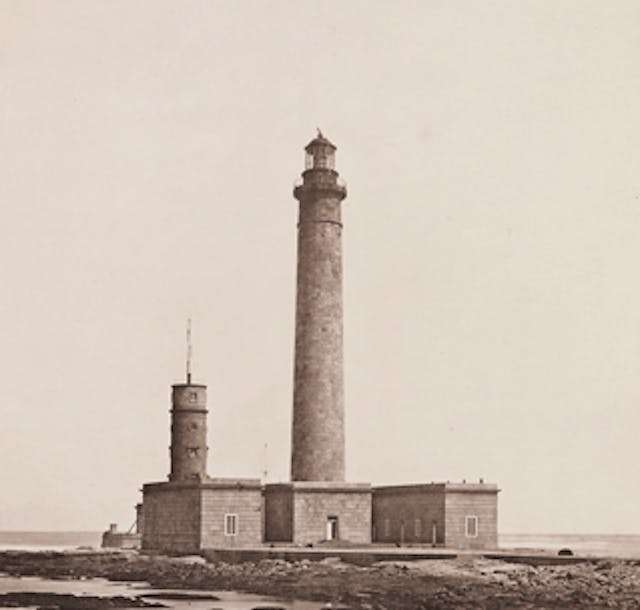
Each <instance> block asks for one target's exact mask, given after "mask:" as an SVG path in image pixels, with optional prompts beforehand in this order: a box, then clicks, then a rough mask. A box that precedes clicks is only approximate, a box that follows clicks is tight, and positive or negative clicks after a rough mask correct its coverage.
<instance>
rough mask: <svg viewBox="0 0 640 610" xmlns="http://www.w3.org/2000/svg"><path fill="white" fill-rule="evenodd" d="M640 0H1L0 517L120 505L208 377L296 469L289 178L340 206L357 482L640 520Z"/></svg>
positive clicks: (569, 514)
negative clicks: (181, 398) (312, 176)
mask: <svg viewBox="0 0 640 610" xmlns="http://www.w3.org/2000/svg"><path fill="white" fill-rule="evenodd" d="M638 23H640V4H638V3H637V2H635V1H634V0H629V1H625V0H618V1H616V2H611V3H605V2H600V1H592V0H553V1H552V0H548V1H545V0H522V1H520V2H512V1H510V0H483V2H476V1H472V0H459V1H458V0H457V1H455V2H450V1H445V0H420V1H415V2H413V1H409V0H404V1H393V2H392V1H385V2H382V1H373V0H368V1H357V0H351V1H348V2H344V1H331V0H329V1H324V2H312V1H310V0H307V1H302V2H300V1H293V0H291V1H284V0H271V1H270V2H261V1H249V0H244V1H242V2H236V1H231V0H229V1H207V2H202V1H196V0H186V1H183V2H179V3H178V2H169V1H166V0H137V1H136V2H127V1H124V0H57V1H55V2H41V1H32V0H21V1H17V0H2V1H0V210H1V218H2V222H0V282H1V285H2V290H1V292H0V404H1V405H2V406H1V408H0V413H1V414H2V423H1V425H0V464H1V466H0V490H1V492H0V530H10V529H29V530H102V529H106V527H107V525H108V523H110V522H118V523H119V524H120V526H121V527H123V528H127V527H128V526H129V525H130V524H131V523H132V521H133V520H134V511H133V506H134V504H135V503H136V502H138V501H139V500H140V493H139V490H140V488H141V485H142V484H143V483H144V482H150V481H162V480H165V478H166V476H167V473H168V470H169V453H168V446H169V407H170V404H169V398H170V386H171V384H172V383H178V382H182V381H184V368H185V326H186V320H187V318H189V317H190V318H191V319H192V326H193V331H192V333H193V373H194V381H197V382H200V383H206V384H207V385H208V404H209V420H208V425H209V446H210V454H209V464H208V468H209V473H210V474H211V475H213V476H263V472H264V471H266V473H267V474H266V480H267V481H270V482H274V481H283V480H287V479H288V476H289V451H290V426H291V407H292V381H293V331H294V305H295V257H296V221H297V209H296V206H297V202H296V201H295V200H294V198H293V195H292V187H293V182H294V181H295V180H296V178H298V177H299V175H300V173H301V171H302V170H303V168H304V153H303V148H304V146H305V145H306V144H307V143H308V142H309V140H311V139H312V138H313V137H314V135H315V131H316V128H317V127H320V128H321V129H322V131H323V133H324V134H325V135H326V136H327V137H329V138H330V139H331V140H332V141H333V142H334V143H335V144H336V146H337V147H338V150H337V155H336V167H337V169H338V171H339V172H340V175H341V177H342V178H344V179H345V180H346V182H347V185H348V196H347V199H346V200H345V201H344V203H343V221H344V232H343V239H344V242H343V243H344V300H345V312H344V325H345V327H344V328H345V380H346V381H345V402H346V435H347V456H346V457H347V477H348V479H349V480H351V481H356V482H360V481H367V482H369V481H370V482H372V483H374V484H392V483H409V482H430V481H445V480H450V481H460V480H462V479H466V480H467V481H476V480H478V479H479V478H480V477H482V478H483V479H484V480H485V481H488V482H494V483H497V484H498V485H499V487H500V489H501V490H502V491H501V492H500V495H499V528H500V531H502V532H531V533H534V532H550V533H551V532H558V533H573V532H575V533H582V532H592V533H640V529H639V527H640V526H639V525H638V521H637V506H638V505H639V504H640V485H639V483H638V481H640V460H639V459H638V453H639V451H640V450H639V449H638V442H637V438H638V434H637V430H638V429H639V428H640V409H639V408H638V405H639V403H640V280H639V279H638V274H637V272H636V270H637V265H638V261H640V239H639V236H640V113H639V112H638V108H640V64H639V63H638V59H639V58H640V36H638Z"/></svg>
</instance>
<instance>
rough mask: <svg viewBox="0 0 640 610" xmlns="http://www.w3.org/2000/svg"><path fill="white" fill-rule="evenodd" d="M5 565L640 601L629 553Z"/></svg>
mask: <svg viewBox="0 0 640 610" xmlns="http://www.w3.org/2000/svg"><path fill="white" fill-rule="evenodd" d="M0 572H4V573H6V574H10V575H12V576H27V575H28V576H42V577H47V578H70V579H75V578H87V577H103V578H107V579H109V580H114V581H146V582H149V583H151V584H152V585H153V586H155V587H162V588H184V589H187V588H188V589H202V590H211V591H216V590H236V591H245V592H251V593H258V594H263V595H272V596H276V597H280V598H284V599H301V600H315V601H321V602H327V603H331V607H332V608H345V609H346V608H349V609H351V610H362V609H386V610H414V609H420V608H424V609H431V608H434V609H438V608H640V561H632V560H621V559H615V560H613V559H612V560H602V559H600V560H585V561H584V562H581V563H567V564H561V565H537V566H536V565H528V564H527V563H510V562H506V561H501V560H495V559H485V558H483V557H481V556H473V555H467V556H461V557H458V558H457V559H437V560H420V561H410V562H400V561H386V562H379V563H375V564H372V565H370V566H358V565H352V564H349V563H345V562H343V561H340V560H338V559H334V558H328V559H324V560H322V561H317V562H311V561H309V560H302V561H299V562H287V561H284V560H277V559H273V560H271V559H269V560H263V561H260V562H256V563H249V562H248V563H234V564H229V563H207V562H206V561H205V560H203V559H202V558H200V557H183V558H170V557H164V556H159V555H152V556H149V555H143V554H139V553H136V552H126V553H125V552H65V553H48V552H40V553H27V552H17V551H10V552H4V553H0ZM2 603H3V602H2V600H0V607H2Z"/></svg>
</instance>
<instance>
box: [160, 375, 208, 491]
mask: <svg viewBox="0 0 640 610" xmlns="http://www.w3.org/2000/svg"><path fill="white" fill-rule="evenodd" d="M189 377H190V376H189ZM170 451H171V473H170V474H169V480H170V481H194V480H195V481H203V480H204V479H206V478H207V453H208V451H209V448H208V447H207V386H206V385H200V384H194V383H191V379H190V378H189V379H187V383H185V384H176V385H174V386H172V393H171V448H170Z"/></svg>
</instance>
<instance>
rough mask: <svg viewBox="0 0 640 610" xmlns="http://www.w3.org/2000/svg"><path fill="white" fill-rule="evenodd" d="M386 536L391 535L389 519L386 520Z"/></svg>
mask: <svg viewBox="0 0 640 610" xmlns="http://www.w3.org/2000/svg"><path fill="white" fill-rule="evenodd" d="M384 535H385V536H390V535H391V522H390V521H389V519H388V518H387V519H385V520H384Z"/></svg>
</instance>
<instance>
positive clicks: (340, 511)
mask: <svg viewBox="0 0 640 610" xmlns="http://www.w3.org/2000/svg"><path fill="white" fill-rule="evenodd" d="M293 514H294V517H293V541H294V542H295V543H298V544H309V543H317V542H321V541H323V540H326V538H327V517H330V516H331V517H338V539H339V540H343V541H348V542H352V543H355V544H370V543H371V491H357V492H353V491H352V492H331V491H325V492H318V491H316V492H314V491H301V490H295V489H294V492H293Z"/></svg>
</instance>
